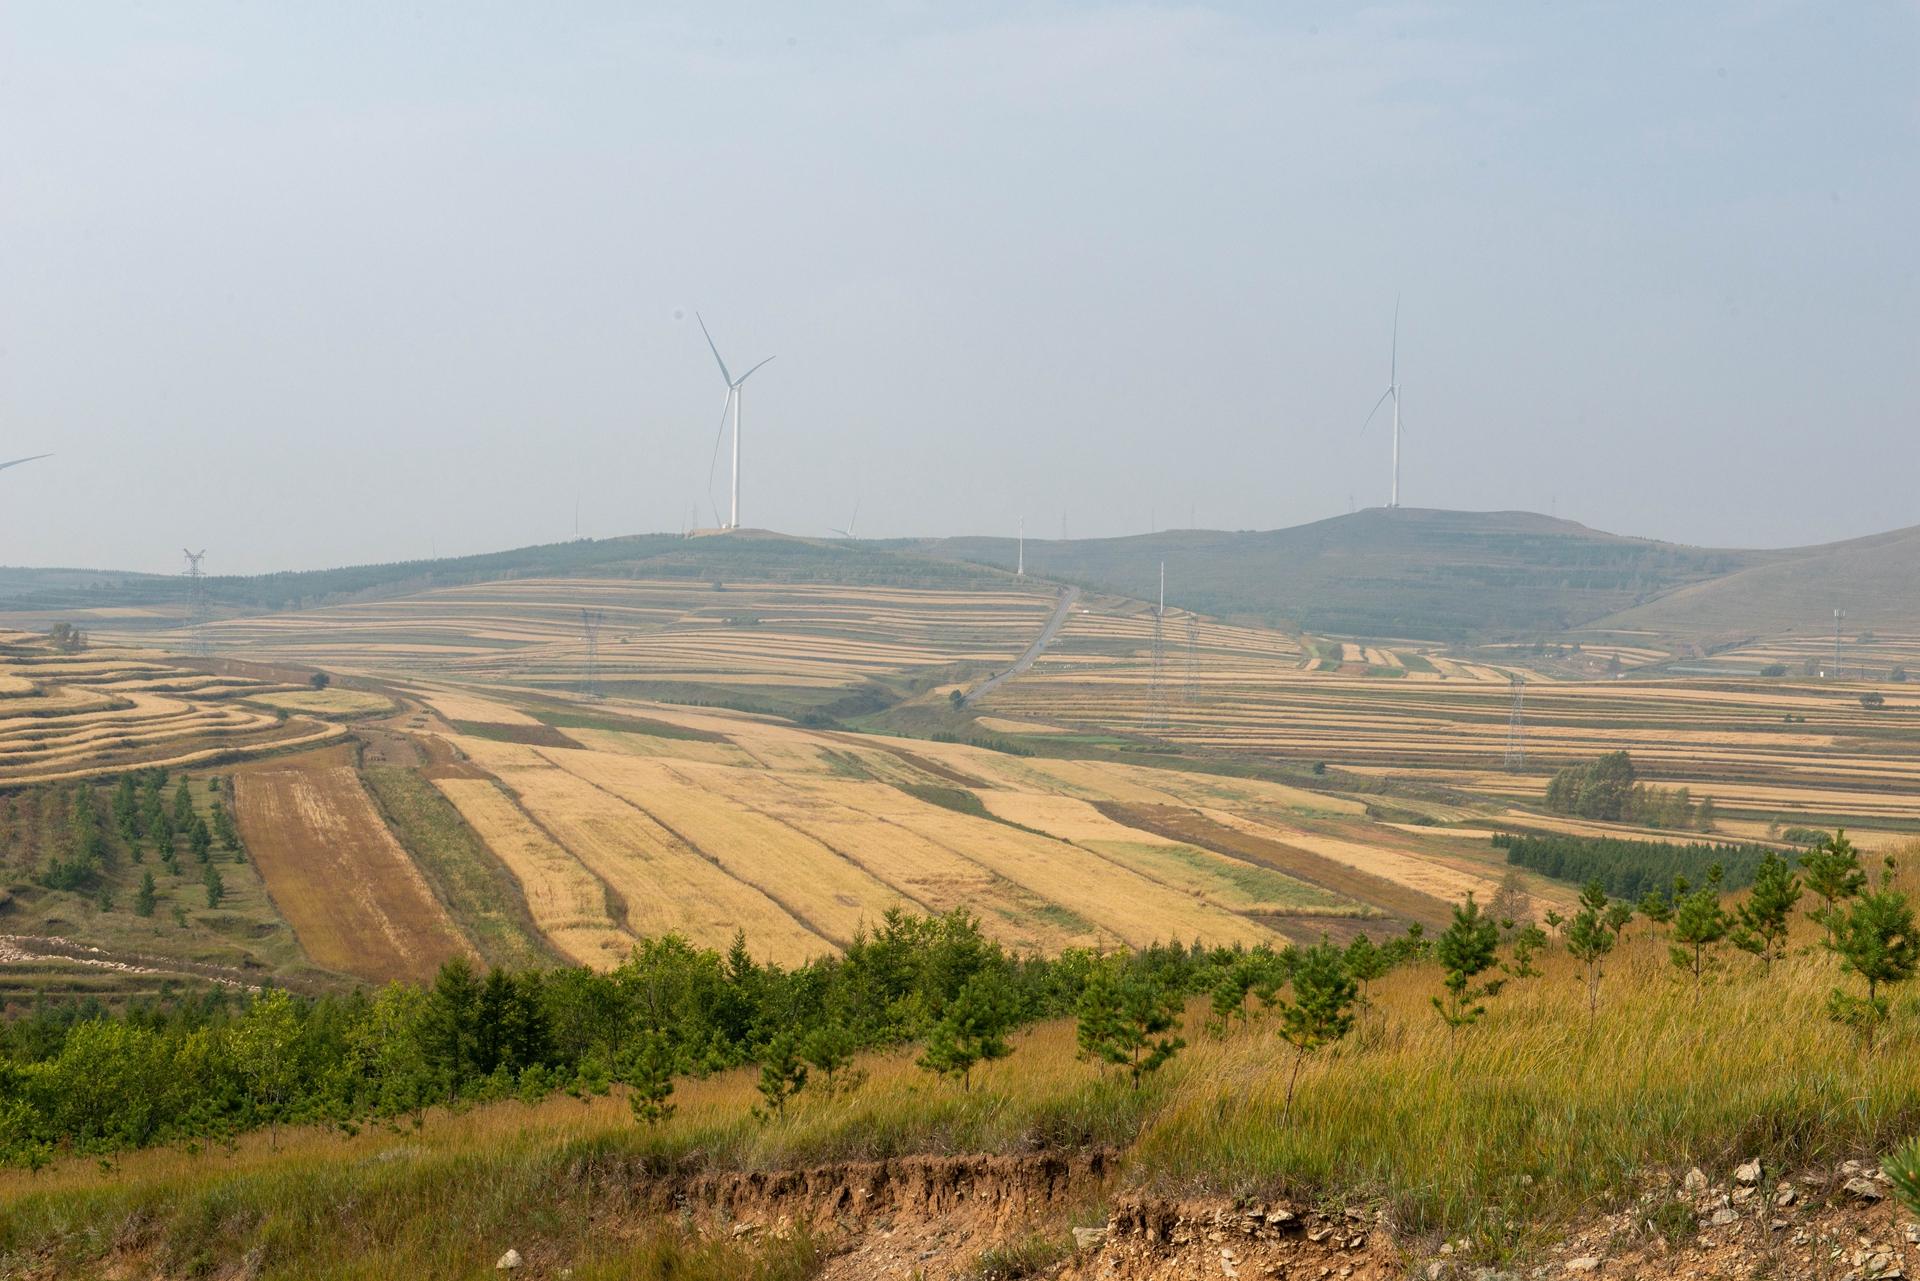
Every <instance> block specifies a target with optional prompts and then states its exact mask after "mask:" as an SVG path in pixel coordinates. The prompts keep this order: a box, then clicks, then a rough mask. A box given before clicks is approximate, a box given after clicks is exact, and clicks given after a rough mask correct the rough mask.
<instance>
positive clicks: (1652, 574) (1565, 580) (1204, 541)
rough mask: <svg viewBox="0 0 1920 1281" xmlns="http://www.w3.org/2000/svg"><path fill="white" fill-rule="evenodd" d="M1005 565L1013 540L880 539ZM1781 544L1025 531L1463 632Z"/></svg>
mask: <svg viewBox="0 0 1920 1281" xmlns="http://www.w3.org/2000/svg"><path fill="white" fill-rule="evenodd" d="M888 546H892V547H897V548H899V549H901V550H910V551H915V552H919V553H922V554H925V555H929V556H944V557H951V558H954V559H959V560H968V561H974V562H978V563H981V564H986V565H993V566H996V567H999V568H1006V569H1010V568H1012V567H1013V564H1014V559H1015V555H1016V548H1015V544H1014V542H1013V540H1012V539H1004V538H997V539H996V538H952V539H927V540H919V541H911V542H900V543H893V544H888ZM1779 555H1782V553H1774V552H1753V551H1737V550H1714V549H1703V548H1696V547H1683V546H1680V545H1677V544H1673V543H1662V542H1657V541H1654V540H1651V539H1643V538H1626V537H1622V536H1620V535H1617V534H1608V533H1604V532H1602V531H1599V530H1595V529H1589V528H1587V527H1586V526H1584V525H1580V524H1576V523H1575V522H1573V521H1567V520H1556V519H1554V518H1552V517H1548V516H1541V515H1538V514H1536V513H1532V512H1453V511H1437V510H1430V509H1424V508H1398V509H1393V510H1389V509H1386V508H1374V509H1371V510H1368V511H1363V512H1356V513H1354V514H1352V515H1348V516H1336V517H1333V518H1331V519H1329V520H1322V521H1315V522H1314V523H1312V524H1309V525H1299V526H1295V527H1294V528H1291V529H1278V530H1264V531H1257V532H1241V533H1229V532H1218V531H1206V530H1172V531H1168V532H1166V533H1160V534H1147V535H1138V536H1134V537H1128V538H1103V539H1082V540H1077V541H1071V542H1057V541H1040V540H1032V539H1030V540H1028V543H1027V568H1028V570H1029V572H1031V573H1037V574H1040V575H1043V576H1045V577H1049V578H1060V579H1065V580H1067V581H1069V582H1075V583H1079V584H1081V585H1083V586H1086V587H1092V588H1096V589H1099V590H1102V591H1113V592H1121V593H1124V594H1126V595H1130V596H1136V597H1142V598H1146V599H1151V598H1152V597H1153V595H1154V593H1155V591H1156V590H1157V587H1158V574H1159V567H1160V564H1161V562H1162V561H1163V560H1164V561H1165V563H1166V567H1167V598H1168V602H1169V604H1177V605H1179V606H1181V607H1182V608H1187V609H1193V610H1198V611H1200V612H1202V613H1208V614H1215V615H1219V616H1223V617H1229V618H1243V619H1255V620H1258V621H1261V622H1264V623H1269V624H1292V625H1295V626H1299V627H1302V628H1305V629H1307V630H1309V631H1322V632H1337V633H1345V634H1354V635H1367V636H1395V637H1410V638H1419V639H1433V640H1460V639H1465V638H1467V637H1479V636H1489V635H1516V634H1537V633H1542V632H1554V631H1559V630H1561V629H1563V628H1567V627H1572V626H1577V625H1579V624H1580V623H1583V622H1588V621H1590V620H1593V619H1596V618H1600V617H1603V616H1605V615H1607V614H1611V613H1615V612H1618V611H1621V610H1624V609H1628V608H1630V607H1632V606H1634V605H1637V604H1641V603H1644V602H1646V601H1649V600H1652V599H1654V598H1655V597H1658V596H1660V595H1662V594H1664V593H1667V592H1671V591H1673V590H1675V589H1677V588H1681V587H1685V586H1689V585H1691V584H1695V583H1701V582H1705V581H1708V580H1710V579H1714V578H1717V577H1720V576H1723V575H1726V574H1729V573H1733V572H1735V571H1737V570H1741V569H1746V568H1748V567H1751V566H1754V565H1757V564H1763V563H1766V562H1768V561H1770V560H1772V559H1773V558H1775V557H1777V556H1779Z"/></svg>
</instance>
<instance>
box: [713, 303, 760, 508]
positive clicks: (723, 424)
mask: <svg viewBox="0 0 1920 1281" xmlns="http://www.w3.org/2000/svg"><path fill="white" fill-rule="evenodd" d="M693 318H694V319H695V320H698V321H700V332H701V334H703V335H704V336H705V337H706V340H707V350H709V351H711V352H712V353H713V363H714V364H716V365H718V366H720V376H721V377H722V378H724V379H726V380H727V399H726V403H725V404H723V405H722V406H721V407H720V430H721V431H725V430H726V429H727V413H728V411H729V410H731V411H732V413H733V503H732V507H731V509H730V513H729V515H728V517H727V523H726V525H725V526H723V528H726V529H738V528H740V388H741V387H743V386H745V385H746V381H747V379H749V378H751V377H753V375H754V372H755V370H758V369H759V368H760V365H764V364H766V363H767V360H772V359H773V357H772V356H768V357H767V360H763V361H761V362H760V365H755V366H754V367H753V369H749V370H748V371H747V372H746V373H744V374H741V375H740V376H739V377H738V378H735V377H734V376H733V375H732V374H730V373H728V372H727V362H726V361H724V360H722V359H720V349H719V348H718V347H716V346H714V343H713V335H712V334H710V333H707V322H706V321H705V320H701V318H700V313H699V312H697V311H696V312H694V313H693ZM713 444H714V453H715V456H716V457H717V456H718V454H719V450H720V442H719V441H718V440H715V441H714V443H713ZM708 483H709V484H711V483H712V469H711V468H709V469H708Z"/></svg>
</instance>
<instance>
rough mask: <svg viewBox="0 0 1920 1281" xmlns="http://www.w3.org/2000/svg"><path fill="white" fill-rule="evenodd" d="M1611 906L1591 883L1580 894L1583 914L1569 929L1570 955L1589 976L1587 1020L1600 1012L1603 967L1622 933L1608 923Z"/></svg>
mask: <svg viewBox="0 0 1920 1281" xmlns="http://www.w3.org/2000/svg"><path fill="white" fill-rule="evenodd" d="M1611 906H1612V905H1611V904H1609V903H1608V901H1607V892H1606V890H1605V889H1603V888H1602V887H1601V885H1600V882H1598V881H1591V882H1589V883H1588V884H1587V887H1586V888H1585V889H1584V890H1582V891H1581V892H1580V910H1579V911H1578V912H1576V913H1574V916H1573V920H1572V921H1571V922H1570V923H1569V924H1568V925H1567V955H1568V956H1571V957H1572V958H1573V959H1574V960H1576V961H1578V962H1580V964H1581V965H1582V966H1583V967H1584V968H1585V969H1586V972H1587V1017H1588V1018H1592V1017H1593V1016H1594V1014H1595V1013H1597V1012H1598V1011H1599V1009H1600V980H1601V978H1602V977H1603V975H1604V972H1605V971H1604V970H1603V968H1602V967H1603V964H1604V963H1605V961H1606V959H1607V954H1608V953H1609V952H1611V951H1613V945H1614V943H1615V942H1616V941H1618V939H1619V933H1618V932H1617V931H1615V930H1614V929H1612V928H1611V925H1610V922H1609V911H1610V908H1611Z"/></svg>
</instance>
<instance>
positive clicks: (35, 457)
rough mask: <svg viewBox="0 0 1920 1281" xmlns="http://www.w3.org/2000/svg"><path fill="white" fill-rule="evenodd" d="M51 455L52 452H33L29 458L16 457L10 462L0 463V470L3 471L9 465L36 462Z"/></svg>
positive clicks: (16, 465) (15, 465)
mask: <svg viewBox="0 0 1920 1281" xmlns="http://www.w3.org/2000/svg"><path fill="white" fill-rule="evenodd" d="M51 457H53V455H52V454H35V455H33V456H32V457H31V458H16V459H14V460H13V461H12V462H10V463H0V471H5V470H6V469H7V468H9V467H18V466H19V465H20V464H21V463H37V462H39V461H40V460H41V459H42V458H51Z"/></svg>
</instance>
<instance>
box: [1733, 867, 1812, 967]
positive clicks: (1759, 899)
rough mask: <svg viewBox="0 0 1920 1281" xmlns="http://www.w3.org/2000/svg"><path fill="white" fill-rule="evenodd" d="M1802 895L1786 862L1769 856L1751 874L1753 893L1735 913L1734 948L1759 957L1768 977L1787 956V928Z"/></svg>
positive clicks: (1796, 879) (1797, 881)
mask: <svg viewBox="0 0 1920 1281" xmlns="http://www.w3.org/2000/svg"><path fill="white" fill-rule="evenodd" d="M1802 893H1803V891H1802V890H1801V887H1800V878H1799V877H1797V876H1795V875H1794V874H1793V869H1792V868H1791V867H1790V866H1788V864H1787V860H1785V859H1783V858H1781V857H1780V856H1779V855H1778V854H1773V853H1769V854H1768V855H1767V856H1766V857H1765V858H1763V859H1761V860H1760V866H1759V868H1758V869H1756V870H1755V872H1754V876H1753V892H1752V893H1751V894H1749V895H1747V901H1746V902H1744V903H1742V904H1740V905H1739V906H1738V907H1736V908H1735V909H1734V918H1735V925H1734V930H1733V936H1732V937H1733V945H1734V946H1735V947H1737V948H1739V949H1740V950H1741V951H1742V952H1751V953H1753V954H1754V955H1755V956H1757V957H1759V958H1760V960H1761V961H1762V962H1763V963H1764V964H1765V965H1766V968H1767V971H1768V973H1772V971H1773V963H1774V962H1775V961H1777V960H1779V959H1780V958H1781V957H1783V956H1785V955H1786V954H1787V924H1788V922H1789V921H1791V920H1792V918H1793V909H1794V906H1795V904H1797V903H1799V902H1800V896H1801V894H1802Z"/></svg>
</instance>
